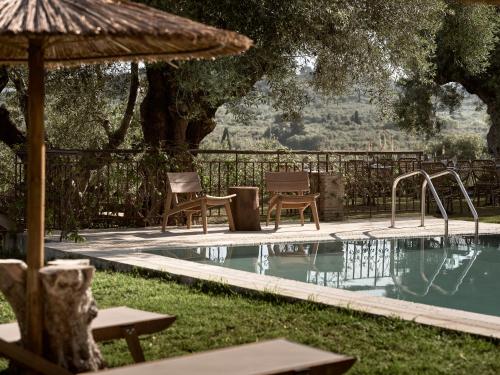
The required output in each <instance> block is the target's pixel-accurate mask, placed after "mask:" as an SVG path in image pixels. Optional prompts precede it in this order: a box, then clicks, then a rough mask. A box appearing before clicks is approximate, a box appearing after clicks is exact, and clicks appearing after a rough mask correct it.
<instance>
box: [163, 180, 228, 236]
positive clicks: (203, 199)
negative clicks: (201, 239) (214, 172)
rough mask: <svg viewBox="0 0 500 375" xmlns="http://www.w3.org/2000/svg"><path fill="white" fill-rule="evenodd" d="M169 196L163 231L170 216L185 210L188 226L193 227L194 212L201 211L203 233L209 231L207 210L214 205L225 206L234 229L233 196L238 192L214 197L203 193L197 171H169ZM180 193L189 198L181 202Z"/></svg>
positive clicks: (164, 214) (165, 208) (167, 197)
mask: <svg viewBox="0 0 500 375" xmlns="http://www.w3.org/2000/svg"><path fill="white" fill-rule="evenodd" d="M167 178H168V182H167V196H166V198H165V206H164V212H163V224H162V228H161V230H162V232H165V228H166V226H167V221H168V217H169V216H171V215H175V214H177V213H179V212H185V213H186V215H187V228H188V229H190V228H191V220H192V217H193V214H195V213H197V212H201V218H202V224H203V233H205V234H206V233H207V210H208V209H209V208H212V207H219V206H224V208H225V209H226V214H227V220H228V222H229V229H230V230H231V231H234V221H233V215H232V213H231V206H230V202H231V198H234V197H235V196H236V194H232V195H227V196H225V197H212V196H210V195H201V192H202V190H203V189H202V188H201V182H200V177H199V176H198V173H196V172H180V173H167ZM178 194H185V195H187V200H186V201H184V202H179V199H178Z"/></svg>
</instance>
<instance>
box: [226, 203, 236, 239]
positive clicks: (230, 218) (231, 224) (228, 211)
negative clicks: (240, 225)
mask: <svg viewBox="0 0 500 375" xmlns="http://www.w3.org/2000/svg"><path fill="white" fill-rule="evenodd" d="M224 208H225V209H226V215H227V221H228V222H229V230H230V231H231V232H234V231H235V229H236V228H235V227H234V219H233V212H232V211H231V205H230V204H229V202H226V203H224Z"/></svg>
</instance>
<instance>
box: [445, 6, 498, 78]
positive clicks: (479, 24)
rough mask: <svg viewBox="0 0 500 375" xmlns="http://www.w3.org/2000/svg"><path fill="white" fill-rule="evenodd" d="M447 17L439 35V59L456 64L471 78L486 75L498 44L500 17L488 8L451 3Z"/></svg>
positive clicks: (490, 7)
mask: <svg viewBox="0 0 500 375" xmlns="http://www.w3.org/2000/svg"><path fill="white" fill-rule="evenodd" d="M448 6H449V9H448V13H447V15H446V17H445V20H444V23H443V28H442V29H441V30H440V32H439V33H438V39H437V43H438V45H439V54H438V59H439V60H441V61H442V62H443V60H452V61H453V64H454V65H456V66H458V67H460V68H462V69H464V70H466V71H467V72H468V73H469V74H470V75H477V74H479V73H481V72H483V71H484V70H485V69H486V68H487V67H488V66H489V65H490V61H489V59H490V56H491V52H492V51H493V49H494V47H495V44H496V43H497V42H498V32H499V26H500V19H499V18H500V17H499V15H498V11H497V9H495V7H493V6H487V5H478V4H475V5H464V4H461V3H460V2H458V1H449V2H448Z"/></svg>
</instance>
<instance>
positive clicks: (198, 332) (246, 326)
mask: <svg viewBox="0 0 500 375" xmlns="http://www.w3.org/2000/svg"><path fill="white" fill-rule="evenodd" d="M93 292H94V295H95V297H96V299H97V301H98V303H99V305H100V307H111V306H118V305H127V306H130V307H135V308H138V309H145V310H150V311H157V312H163V313H170V314H175V315H177V317H178V320H177V321H176V322H175V323H174V325H173V326H172V327H171V328H169V329H168V330H166V331H164V332H163V333H160V334H156V335H151V336H147V337H145V338H144V339H143V340H142V345H143V348H144V349H145V354H146V358H147V359H148V360H152V359H159V358H165V357H169V356H175V355H182V354H186V353H191V352H196V351H201V350H206V349H213V348H219V347H225V346H229V345H234V344H242V343H248V342H252V341H256V340H263V339H268V338H275V337H286V338H288V339H290V340H293V341H297V342H301V343H304V344H307V345H311V346H314V347H317V348H322V349H326V350H330V351H334V352H339V353H345V354H350V355H353V356H356V357H358V362H357V363H356V364H355V365H354V367H353V369H352V370H351V372H350V374H423V373H428V374H499V373H500V346H499V345H498V342H497V343H495V342H491V341H488V340H485V339H481V338H477V337H473V336H470V335H467V334H459V333H454V332H449V331H442V330H439V329H434V328H431V327H426V326H422V325H419V324H415V323H412V322H407V321H402V320H398V319H386V318H379V317H372V316H368V315H363V314H360V313H357V312H352V311H348V310H339V309H335V308H331V307H326V306H322V305H318V304H313V303H308V302H295V303H291V302H287V301H285V300H283V299H281V298H279V297H275V296H272V295H260V296H250V297H249V296H242V295H239V294H236V293H233V292H231V291H228V290H227V289H226V288H224V287H218V286H216V285H215V286H214V285H206V284H205V285H199V286H194V287H189V286H185V285H180V284H177V283H175V282H172V281H168V280H165V279H161V278H157V277H141V276H137V275H131V274H122V273H113V272H97V274H96V277H95V280H94V283H93ZM12 319H13V314H12V311H11V310H10V308H9V307H8V305H7V303H6V302H5V300H3V299H1V298H0V322H8V321H11V320H12ZM101 348H102V352H103V354H104V357H105V358H106V360H107V361H108V364H109V365H110V366H120V365H124V364H127V363H131V358H130V355H129V353H128V350H127V348H126V345H125V342H124V341H123V342H122V341H114V342H113V343H105V344H103V345H102V346H101ZM0 368H5V362H0Z"/></svg>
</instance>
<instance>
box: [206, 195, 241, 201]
mask: <svg viewBox="0 0 500 375" xmlns="http://www.w3.org/2000/svg"><path fill="white" fill-rule="evenodd" d="M234 197H236V194H231V195H226V196H224V197H214V196H212V195H205V198H207V199H210V200H213V201H225V200H228V199H232V198H234Z"/></svg>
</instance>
